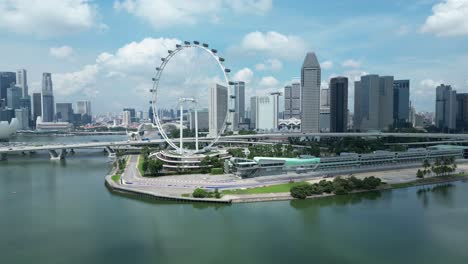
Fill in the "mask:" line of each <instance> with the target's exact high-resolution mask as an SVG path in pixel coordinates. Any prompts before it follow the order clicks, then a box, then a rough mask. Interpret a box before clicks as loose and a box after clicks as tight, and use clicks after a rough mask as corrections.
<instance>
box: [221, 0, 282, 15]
mask: <svg viewBox="0 0 468 264" xmlns="http://www.w3.org/2000/svg"><path fill="white" fill-rule="evenodd" d="M226 3H227V5H228V6H230V7H231V8H232V9H233V10H234V11H235V12H239V13H251V14H265V13H267V12H268V11H270V10H271V8H272V7H273V2H272V0H230V1H229V0H228V1H226Z"/></svg>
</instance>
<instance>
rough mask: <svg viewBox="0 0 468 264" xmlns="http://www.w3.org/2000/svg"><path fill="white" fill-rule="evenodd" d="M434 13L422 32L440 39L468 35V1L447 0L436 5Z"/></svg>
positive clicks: (422, 28)
mask: <svg viewBox="0 0 468 264" xmlns="http://www.w3.org/2000/svg"><path fill="white" fill-rule="evenodd" d="M432 12H433V14H432V15H431V16H429V17H428V18H427V19H426V22H425V23H424V25H423V26H422V27H421V31H422V32H425V33H433V34H435V35H436V36H439V37H449V36H461V35H468V0H445V1H443V2H441V3H438V4H436V5H434V6H433V7H432Z"/></svg>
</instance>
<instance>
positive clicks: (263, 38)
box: [239, 31, 307, 58]
mask: <svg viewBox="0 0 468 264" xmlns="http://www.w3.org/2000/svg"><path fill="white" fill-rule="evenodd" d="M239 48H240V50H241V51H243V52H247V53H253V54H256V53H257V52H265V53H267V54H269V55H272V56H277V57H281V58H302V57H303V56H305V54H306V52H307V45H306V43H305V41H304V40H303V39H302V38H300V37H298V36H293V35H290V36H286V35H283V34H281V33H278V32H275V31H269V32H265V33H263V32H259V31H255V32H250V33H248V34H247V35H245V36H244V38H243V39H242V42H241V44H240V47H239Z"/></svg>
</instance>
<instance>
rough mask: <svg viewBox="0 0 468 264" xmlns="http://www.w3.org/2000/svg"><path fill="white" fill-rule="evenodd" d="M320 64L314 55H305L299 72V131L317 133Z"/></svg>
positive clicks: (318, 125)
mask: <svg viewBox="0 0 468 264" xmlns="http://www.w3.org/2000/svg"><path fill="white" fill-rule="evenodd" d="M320 83H321V70H320V64H319V62H318V60H317V56H315V53H313V52H312V53H307V55H306V57H305V59H304V64H303V65H302V70H301V86H302V91H301V107H302V111H301V130H302V132H319V128H320V124H319V117H320Z"/></svg>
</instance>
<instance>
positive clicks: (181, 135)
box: [179, 105, 184, 154]
mask: <svg viewBox="0 0 468 264" xmlns="http://www.w3.org/2000/svg"><path fill="white" fill-rule="evenodd" d="M183 125H184V107H183V106H182V105H180V127H179V132H180V135H179V142H180V154H182V152H183V150H182V148H183V144H184V143H183V139H184V128H183Z"/></svg>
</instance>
